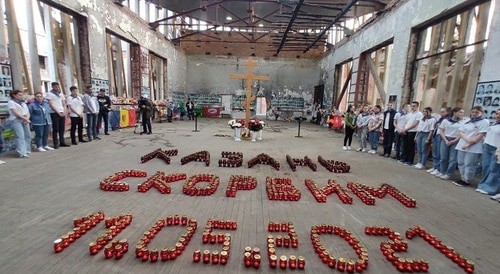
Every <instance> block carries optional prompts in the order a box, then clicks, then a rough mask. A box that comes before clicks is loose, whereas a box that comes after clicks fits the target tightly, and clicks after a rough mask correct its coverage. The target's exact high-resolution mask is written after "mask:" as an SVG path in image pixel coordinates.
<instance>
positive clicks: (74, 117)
mask: <svg viewBox="0 0 500 274" xmlns="http://www.w3.org/2000/svg"><path fill="white" fill-rule="evenodd" d="M69 90H70V91H71V95H70V96H68V98H66V104H67V105H68V109H69V118H70V119H71V130H70V136H71V144H73V145H78V143H77V142H76V136H75V131H76V130H77V128H78V140H79V141H80V142H82V143H85V142H87V141H85V140H83V101H82V98H81V97H80V95H78V88H77V87H75V86H72V87H70V88H69Z"/></svg>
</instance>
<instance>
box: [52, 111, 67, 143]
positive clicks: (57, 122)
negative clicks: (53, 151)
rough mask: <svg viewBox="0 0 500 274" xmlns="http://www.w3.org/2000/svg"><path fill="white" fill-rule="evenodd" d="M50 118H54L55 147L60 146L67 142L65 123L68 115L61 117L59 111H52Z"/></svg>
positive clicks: (53, 139)
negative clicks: (65, 138)
mask: <svg viewBox="0 0 500 274" xmlns="http://www.w3.org/2000/svg"><path fill="white" fill-rule="evenodd" d="M50 118H51V119H52V141H53V142H54V148H58V147H59V145H64V144H66V143H65V142H64V124H65V121H66V119H65V118H66V117H61V116H59V114H58V113H51V114H50Z"/></svg>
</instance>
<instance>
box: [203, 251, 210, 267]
mask: <svg viewBox="0 0 500 274" xmlns="http://www.w3.org/2000/svg"><path fill="white" fill-rule="evenodd" d="M203 263H204V264H208V263H210V250H203Z"/></svg>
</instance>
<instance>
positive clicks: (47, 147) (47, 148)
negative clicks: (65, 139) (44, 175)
mask: <svg viewBox="0 0 500 274" xmlns="http://www.w3.org/2000/svg"><path fill="white" fill-rule="evenodd" d="M44 149H45V150H54V148H52V147H49V146H45V147H44Z"/></svg>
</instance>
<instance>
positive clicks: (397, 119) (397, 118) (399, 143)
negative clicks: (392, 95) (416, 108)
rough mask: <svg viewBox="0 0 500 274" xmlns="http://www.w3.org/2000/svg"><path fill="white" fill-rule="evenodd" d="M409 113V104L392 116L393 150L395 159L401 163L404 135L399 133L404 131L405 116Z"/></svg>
mask: <svg viewBox="0 0 500 274" xmlns="http://www.w3.org/2000/svg"><path fill="white" fill-rule="evenodd" d="M409 112H410V104H404V106H403V108H402V109H401V111H400V112H398V113H396V115H394V128H395V130H396V133H395V138H394V139H395V141H394V143H395V144H394V145H395V149H396V157H395V159H396V160H397V161H401V162H402V159H403V151H404V149H403V140H404V138H403V137H404V135H402V134H401V132H402V131H403V130H404V129H405V126H406V120H407V116H406V115H407V114H408V113H409Z"/></svg>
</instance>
